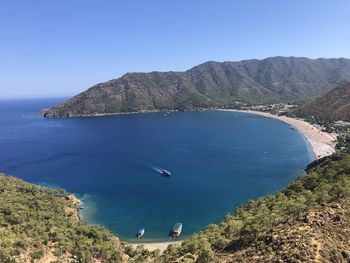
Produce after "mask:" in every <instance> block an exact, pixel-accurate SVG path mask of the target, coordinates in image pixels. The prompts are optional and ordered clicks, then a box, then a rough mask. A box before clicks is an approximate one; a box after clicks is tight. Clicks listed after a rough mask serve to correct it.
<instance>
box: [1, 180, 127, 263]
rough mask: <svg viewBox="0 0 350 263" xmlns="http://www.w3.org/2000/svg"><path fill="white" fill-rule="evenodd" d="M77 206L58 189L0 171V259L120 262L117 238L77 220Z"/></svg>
mask: <svg viewBox="0 0 350 263" xmlns="http://www.w3.org/2000/svg"><path fill="white" fill-rule="evenodd" d="M76 206H77V202H76V200H75V199H74V198H73V197H72V196H66V194H65V193H64V192H62V191H58V190H51V189H47V188H44V187H40V186H36V185H33V184H29V183H26V182H23V181H22V180H19V179H16V178H14V177H11V176H6V175H4V174H0V262H4V263H5V262H6V263H10V262H38V261H39V260H42V262H92V261H93V260H102V261H103V262H121V261H122V255H123V252H122V246H121V244H120V242H119V240H118V239H117V238H116V237H115V236H113V235H112V234H111V233H110V232H109V231H107V230H105V229H103V228H101V227H97V226H88V225H87V224H85V223H83V222H81V221H80V220H79V219H78V217H77V209H76V208H77V207H76Z"/></svg>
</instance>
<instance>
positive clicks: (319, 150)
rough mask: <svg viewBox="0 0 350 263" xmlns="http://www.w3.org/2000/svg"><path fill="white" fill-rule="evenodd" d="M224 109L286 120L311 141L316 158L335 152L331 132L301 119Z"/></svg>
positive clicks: (334, 142)
mask: <svg viewBox="0 0 350 263" xmlns="http://www.w3.org/2000/svg"><path fill="white" fill-rule="evenodd" d="M220 110H223V111H232V112H244V113H250V114H255V115H259V116H263V117H266V118H273V119H277V120H280V121H282V122H285V123H287V124H289V125H291V126H293V127H294V128H295V129H297V130H298V131H299V132H300V133H301V134H303V135H304V137H305V138H306V139H307V141H308V142H309V143H310V145H311V148H312V150H313V153H314V155H315V158H316V159H320V158H323V157H325V156H328V155H331V154H333V153H334V152H335V144H336V137H335V136H333V135H332V134H330V133H327V132H323V131H321V130H320V129H319V128H318V127H315V126H314V125H312V124H310V123H308V122H306V121H304V120H300V119H296V118H291V117H287V116H278V115H274V114H271V113H268V112H261V111H252V110H233V109H220Z"/></svg>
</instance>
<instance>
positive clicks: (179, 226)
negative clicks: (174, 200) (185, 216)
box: [171, 223, 182, 239]
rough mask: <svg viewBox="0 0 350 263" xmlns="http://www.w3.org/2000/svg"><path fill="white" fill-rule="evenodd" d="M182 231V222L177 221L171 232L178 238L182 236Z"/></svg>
mask: <svg viewBox="0 0 350 263" xmlns="http://www.w3.org/2000/svg"><path fill="white" fill-rule="evenodd" d="M181 231H182V223H176V224H175V225H174V226H173V230H172V232H171V236H172V237H173V238H174V239H175V238H177V237H178V236H180V234H181Z"/></svg>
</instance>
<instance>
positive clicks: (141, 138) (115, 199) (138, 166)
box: [0, 98, 314, 242]
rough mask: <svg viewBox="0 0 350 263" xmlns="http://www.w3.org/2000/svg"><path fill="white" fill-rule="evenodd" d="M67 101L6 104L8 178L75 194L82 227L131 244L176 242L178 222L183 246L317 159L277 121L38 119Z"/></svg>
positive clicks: (2, 122)
mask: <svg viewBox="0 0 350 263" xmlns="http://www.w3.org/2000/svg"><path fill="white" fill-rule="evenodd" d="M64 100H65V98H50V99H21V100H19V99H18V100H0V171H1V172H3V173H6V174H8V175H12V176H15V177H18V178H21V179H23V180H25V181H28V182H31V183H35V184H39V185H42V186H46V187H52V188H63V189H65V190H66V191H68V192H71V193H74V194H76V195H77V197H78V198H80V199H81V200H82V202H83V204H82V209H81V210H80V216H81V218H82V220H84V221H86V222H88V223H89V224H99V225H102V226H104V227H106V228H108V229H110V230H111V231H112V232H113V233H115V234H117V235H118V237H119V238H120V239H121V240H124V241H128V242H137V241H138V240H137V239H136V234H137V232H138V230H139V229H140V228H142V227H143V228H145V230H146V231H145V236H144V238H143V242H162V241H168V240H169V232H170V231H171V229H172V226H173V225H174V224H175V223H177V222H181V223H182V224H183V232H182V234H181V236H180V239H184V238H186V237H188V236H189V235H191V234H193V233H194V232H196V231H200V230H202V229H204V228H205V227H206V226H207V225H209V224H211V223H218V222H220V220H222V219H223V218H224V217H225V215H226V214H227V213H230V212H232V211H234V209H235V208H236V207H237V206H239V205H241V204H244V203H246V202H247V201H248V200H250V199H255V198H258V197H262V196H264V195H268V194H273V193H275V192H276V191H279V190H281V189H283V188H284V187H286V186H287V185H288V184H289V183H290V182H291V181H292V180H293V179H295V178H297V177H298V176H301V175H302V174H303V173H304V169H305V167H306V166H307V164H308V163H310V162H311V161H312V160H313V159H314V155H313V153H312V149H311V148H310V145H309V144H308V143H307V141H306V139H305V138H304V137H303V135H302V134H300V133H299V132H298V131H297V130H295V129H293V128H292V127H291V126H289V125H288V124H286V123H283V122H280V121H278V120H275V119H269V118H264V117H261V116H256V115H252V114H248V113H238V112H224V111H204V112H156V113H140V114H125V115H114V116H102V117H83V118H51V119H50V118H48V119H46V118H43V117H41V116H40V115H39V112H40V110H41V109H42V108H47V107H51V106H53V105H56V104H58V103H60V102H62V101H64ZM162 169H166V170H168V171H169V172H170V173H171V175H170V176H164V175H163V174H162V172H161V171H162Z"/></svg>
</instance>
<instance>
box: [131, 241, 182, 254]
mask: <svg viewBox="0 0 350 263" xmlns="http://www.w3.org/2000/svg"><path fill="white" fill-rule="evenodd" d="M182 242H183V240H181V241H166V242H155V243H142V242H139V243H128V245H129V246H131V247H132V248H133V249H136V248H137V247H138V246H140V245H141V246H143V247H144V248H145V249H147V250H149V251H154V250H157V249H159V250H160V251H161V252H163V251H164V250H166V249H167V247H168V246H169V245H181V243H182Z"/></svg>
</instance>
